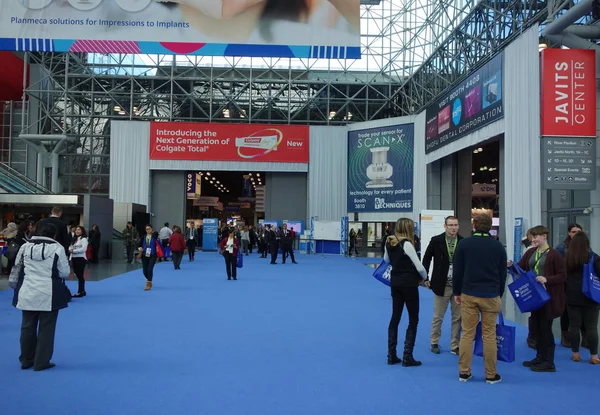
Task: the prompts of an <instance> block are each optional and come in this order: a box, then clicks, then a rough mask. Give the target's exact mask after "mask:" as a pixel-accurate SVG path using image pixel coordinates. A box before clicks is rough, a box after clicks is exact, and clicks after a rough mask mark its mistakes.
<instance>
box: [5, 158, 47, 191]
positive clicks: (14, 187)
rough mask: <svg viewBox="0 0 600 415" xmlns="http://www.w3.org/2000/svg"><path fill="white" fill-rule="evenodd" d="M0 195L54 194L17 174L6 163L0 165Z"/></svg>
mask: <svg viewBox="0 0 600 415" xmlns="http://www.w3.org/2000/svg"><path fill="white" fill-rule="evenodd" d="M0 193H12V194H45V195H49V194H54V193H53V192H52V191H50V190H49V189H47V188H45V187H44V186H42V185H40V184H39V183H37V182H36V181H35V180H31V179H30V178H29V177H27V176H25V175H24V174H21V173H19V172H18V171H16V170H15V169H13V168H11V167H10V166H9V165H8V164H6V163H0Z"/></svg>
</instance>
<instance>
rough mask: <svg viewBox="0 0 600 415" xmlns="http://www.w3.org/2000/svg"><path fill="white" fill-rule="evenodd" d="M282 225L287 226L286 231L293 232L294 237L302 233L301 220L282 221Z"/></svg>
mask: <svg viewBox="0 0 600 415" xmlns="http://www.w3.org/2000/svg"><path fill="white" fill-rule="evenodd" d="M283 223H285V224H287V228H288V230H293V231H294V232H295V233H296V237H299V236H300V235H302V234H303V233H304V221H303V220H284V221H283Z"/></svg>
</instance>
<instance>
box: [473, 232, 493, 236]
mask: <svg viewBox="0 0 600 415" xmlns="http://www.w3.org/2000/svg"><path fill="white" fill-rule="evenodd" d="M473 236H490V234H489V233H485V232H475V233H474V234H473Z"/></svg>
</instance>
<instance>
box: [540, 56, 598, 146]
mask: <svg viewBox="0 0 600 415" xmlns="http://www.w3.org/2000/svg"><path fill="white" fill-rule="evenodd" d="M541 89H542V135H543V136H553V137H596V51H595V50H594V49H588V50H581V49H544V50H543V51H542V88H541Z"/></svg>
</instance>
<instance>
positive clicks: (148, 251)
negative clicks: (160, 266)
mask: <svg viewBox="0 0 600 415" xmlns="http://www.w3.org/2000/svg"><path fill="white" fill-rule="evenodd" d="M151 254H152V249H150V248H146V256H147V257H149V256H150V255H151Z"/></svg>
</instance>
